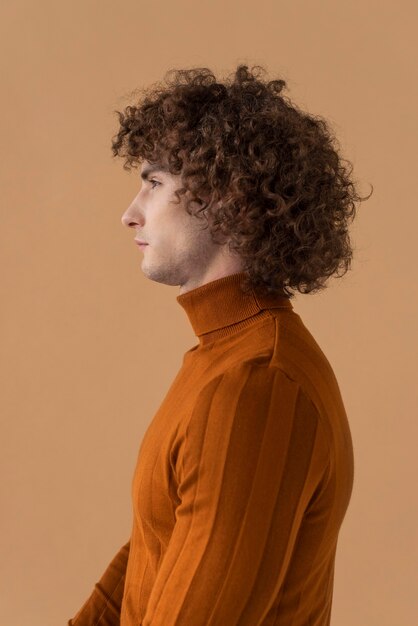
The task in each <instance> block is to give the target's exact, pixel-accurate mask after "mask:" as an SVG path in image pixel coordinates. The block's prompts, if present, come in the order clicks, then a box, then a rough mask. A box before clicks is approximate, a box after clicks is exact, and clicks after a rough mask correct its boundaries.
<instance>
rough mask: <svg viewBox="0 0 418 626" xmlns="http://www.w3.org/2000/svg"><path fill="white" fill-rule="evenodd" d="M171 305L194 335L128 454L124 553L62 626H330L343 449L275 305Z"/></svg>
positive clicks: (323, 376)
mask: <svg viewBox="0 0 418 626" xmlns="http://www.w3.org/2000/svg"><path fill="white" fill-rule="evenodd" d="M242 276H243V274H242V273H238V274H233V275H230V276H227V277H224V278H221V279H218V280H215V281H212V282H210V283H207V284H205V285H202V286H201V287H198V288H196V289H193V290H191V291H189V292H187V293H185V294H182V295H180V296H178V297H177V302H178V303H179V304H180V306H182V307H183V308H184V310H185V312H186V314H187V316H188V318H189V321H190V323H191V325H192V328H193V330H194V332H195V334H196V336H197V337H198V340H199V342H198V344H196V345H195V346H193V347H192V348H191V349H190V350H188V351H187V352H186V353H185V355H184V358H183V363H182V366H181V368H180V370H179V372H178V374H177V376H176V377H175V379H174V381H173V383H172V385H171V387H170V389H169V390H168V392H167V394H166V397H165V398H164V399H163V401H162V403H161V406H160V408H159V409H158V411H157V412H156V414H155V415H154V417H153V419H152V420H151V421H150V423H149V426H148V428H147V430H146V432H145V435H144V437H143V440H142V442H141V445H140V449H139V454H138V459H137V465H136V469H135V472H134V476H133V481H132V502H133V525H132V534H131V537H130V541H129V542H128V543H127V544H125V545H124V546H123V547H122V548H121V550H120V551H119V552H118V554H116V555H115V557H114V559H113V560H112V562H111V563H110V564H109V566H108V568H107V570H106V571H105V572H104V574H103V576H102V578H101V579H100V581H99V582H98V583H96V586H95V588H94V590H93V593H92V594H91V596H90V598H89V599H88V600H87V601H86V602H85V604H84V605H83V607H82V608H81V609H80V611H79V612H78V614H77V615H76V616H75V617H74V618H73V620H70V622H69V624H70V625H71V626H116V625H118V626H119V624H120V625H121V626H308V624H309V626H329V624H330V616H331V605H332V593H333V581H334V565H335V556H336V548H337V540H338V534H339V530H340V527H341V524H342V521H343V519H344V516H345V513H346V510H347V507H348V504H349V501H350V497H351V492H352V486H353V470H354V463H353V448H352V440H351V435H350V428H349V424H348V420H347V415H346V412H345V409H344V404H343V400H342V398H341V394H340V390H339V387H338V383H337V380H336V378H335V376H334V373H333V370H332V367H331V365H330V363H329V362H328V360H327V358H326V356H325V355H324V353H323V352H322V350H321V348H320V347H319V345H318V344H317V343H316V341H315V339H314V338H313V336H312V335H311V333H310V332H309V330H308V329H307V328H306V326H305V325H304V324H303V322H302V320H301V318H300V317H299V315H298V314H297V313H296V312H295V311H294V310H293V306H292V304H291V302H290V300H289V299H288V298H287V297H285V296H284V295H283V296H282V295H279V296H278V295H269V296H266V295H264V296H260V295H257V294H256V293H255V292H254V291H253V292H252V293H251V294H244V293H243V292H242V291H241V289H240V281H241V279H242Z"/></svg>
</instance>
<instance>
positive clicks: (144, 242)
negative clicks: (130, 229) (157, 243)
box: [134, 239, 148, 246]
mask: <svg viewBox="0 0 418 626" xmlns="http://www.w3.org/2000/svg"><path fill="white" fill-rule="evenodd" d="M134 241H135V243H136V245H137V246H147V245H148V244H147V242H146V241H140V240H139V239H134Z"/></svg>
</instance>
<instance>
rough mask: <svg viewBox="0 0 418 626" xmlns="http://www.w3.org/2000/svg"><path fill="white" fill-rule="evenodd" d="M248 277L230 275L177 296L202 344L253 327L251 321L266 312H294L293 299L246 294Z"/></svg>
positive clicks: (243, 274) (254, 293)
mask: <svg viewBox="0 0 418 626" xmlns="http://www.w3.org/2000/svg"><path fill="white" fill-rule="evenodd" d="M244 276H245V273H244V272H238V273H236V274H230V275H229V276H224V277H223V278H218V279H217V280H213V281H211V282H209V283H206V284H204V285H201V286H200V287H196V288H195V289H191V290H190V291H187V292H186V293H183V294H181V295H179V296H177V302H178V303H179V304H180V306H182V307H183V309H184V310H185V311H186V313H187V316H188V318H189V321H190V324H191V326H192V328H193V331H194V333H195V335H196V336H197V337H199V339H200V342H201V343H207V342H208V341H211V340H214V339H215V338H218V337H223V336H226V335H228V334H230V333H232V332H234V329H236V328H237V327H236V326H235V325H236V324H238V325H239V327H241V326H246V325H248V324H250V323H252V321H253V320H252V319H250V318H254V316H256V315H257V316H259V317H260V316H262V311H263V310H265V309H271V308H286V309H293V306H292V303H291V301H290V298H289V297H287V296H286V295H284V294H283V295H276V294H264V295H261V294H258V293H256V292H255V291H254V289H252V290H251V292H250V293H248V294H245V293H243V292H242V291H241V286H240V285H241V281H242V279H243V277H244ZM264 316H265V317H267V316H268V313H267V312H266V314H265V315H264Z"/></svg>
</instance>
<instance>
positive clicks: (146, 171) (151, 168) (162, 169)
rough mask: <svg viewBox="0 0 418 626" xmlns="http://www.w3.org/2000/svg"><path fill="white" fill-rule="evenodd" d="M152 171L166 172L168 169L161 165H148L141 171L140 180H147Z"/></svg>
mask: <svg viewBox="0 0 418 626" xmlns="http://www.w3.org/2000/svg"><path fill="white" fill-rule="evenodd" d="M154 172H168V169H167V168H166V167H164V166H163V165H149V166H148V167H146V168H144V170H143V171H142V172H141V178H142V180H147V178H148V176H149V175H150V174H154Z"/></svg>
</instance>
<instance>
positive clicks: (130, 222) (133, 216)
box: [121, 198, 144, 228]
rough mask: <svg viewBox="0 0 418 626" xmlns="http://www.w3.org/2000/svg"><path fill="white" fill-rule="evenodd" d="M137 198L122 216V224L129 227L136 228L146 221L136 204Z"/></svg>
mask: <svg viewBox="0 0 418 626" xmlns="http://www.w3.org/2000/svg"><path fill="white" fill-rule="evenodd" d="M136 199H137V198H135V200H133V202H131V204H130V205H129V207H128V208H127V209H126V211H125V213H124V214H123V215H122V218H121V222H122V224H123V225H124V226H127V227H128V228H135V226H138V225H141V226H143V223H144V219H143V216H142V213H141V211H140V210H139V209H138V207H137V206H136V204H135V201H136Z"/></svg>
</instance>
